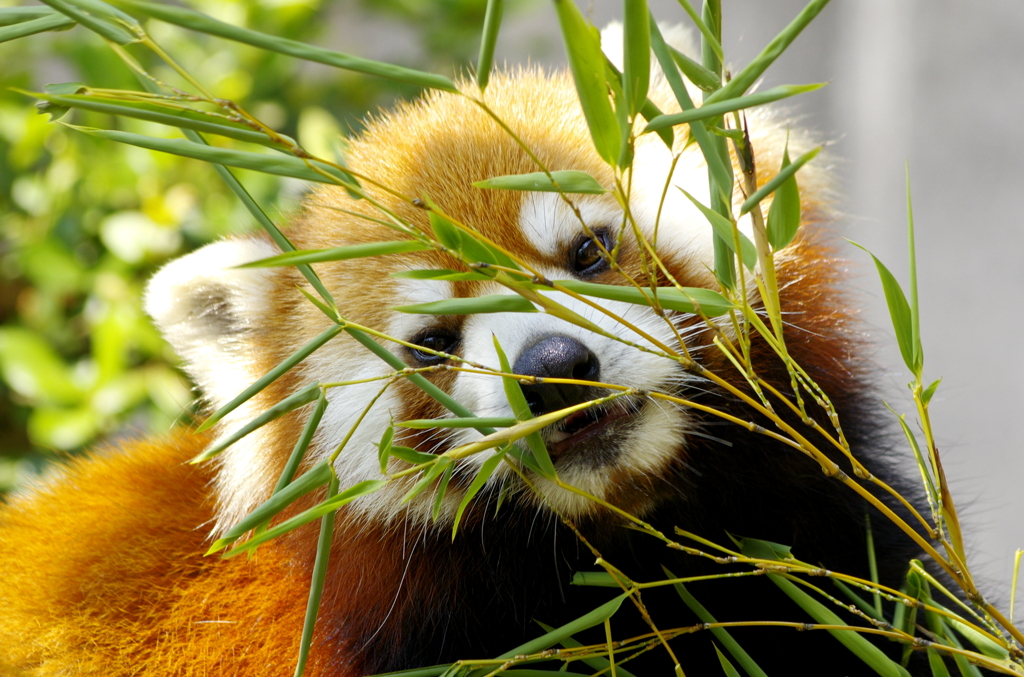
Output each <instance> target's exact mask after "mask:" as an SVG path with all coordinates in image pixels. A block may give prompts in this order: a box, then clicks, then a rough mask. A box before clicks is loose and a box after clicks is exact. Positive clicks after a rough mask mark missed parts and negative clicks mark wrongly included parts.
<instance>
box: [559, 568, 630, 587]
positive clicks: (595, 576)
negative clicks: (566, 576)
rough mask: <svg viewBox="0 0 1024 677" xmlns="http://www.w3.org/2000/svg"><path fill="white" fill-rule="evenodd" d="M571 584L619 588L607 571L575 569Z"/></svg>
mask: <svg viewBox="0 0 1024 677" xmlns="http://www.w3.org/2000/svg"><path fill="white" fill-rule="evenodd" d="M570 583H571V585H583V586H589V587H593V588H621V587H622V586H621V585H619V582H618V581H617V580H615V578H614V577H613V576H612V575H611V574H610V573H608V572H607V571H577V572H576V573H575V574H573V577H572V581H570Z"/></svg>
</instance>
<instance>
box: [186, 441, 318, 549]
mask: <svg viewBox="0 0 1024 677" xmlns="http://www.w3.org/2000/svg"><path fill="white" fill-rule="evenodd" d="M332 477H334V470H333V469H332V468H331V465H330V463H328V462H327V461H321V462H319V463H317V464H316V465H314V466H313V467H312V468H310V469H309V470H308V471H306V472H305V473H303V474H302V475H301V476H300V477H299V478H298V479H296V480H295V481H294V482H291V483H289V484H288V485H287V486H286V487H284V488H283V489H281V490H280V491H278V492H277V493H276V494H274V495H273V496H271V497H270V498H268V499H267V500H266V501H264V502H263V503H261V504H260V505H259V506H258V507H257V508H256V509H255V510H253V511H252V512H251V513H249V514H248V515H246V516H245V517H243V518H242V519H241V520H240V521H239V522H238V523H237V524H235V525H234V526H232V527H231V528H230V529H228V530H227V531H226V532H225V533H224V535H223V536H222V537H221V538H219V539H218V540H217V542H216V543H214V544H213V545H212V546H210V549H209V550H208V551H207V553H206V554H207V555H210V554H212V553H214V552H217V551H218V550H222V549H224V548H226V547H227V546H229V545H231V544H232V543H234V542H235V541H236V540H238V538H239V537H241V536H242V535H243V534H245V532H247V531H251V530H253V529H255V528H256V527H258V526H259V525H261V524H264V523H266V522H268V521H269V520H271V519H273V518H274V517H275V516H277V515H278V514H279V513H280V512H281V511H282V510H284V509H285V508H287V507H288V506H290V505H291V504H292V503H294V502H295V501H296V500H298V499H299V498H300V497H302V496H305V495H306V494H308V493H309V492H311V491H314V490H316V489H319V488H320V487H322V486H324V485H325V484H327V483H328V482H330V481H331V478H332Z"/></svg>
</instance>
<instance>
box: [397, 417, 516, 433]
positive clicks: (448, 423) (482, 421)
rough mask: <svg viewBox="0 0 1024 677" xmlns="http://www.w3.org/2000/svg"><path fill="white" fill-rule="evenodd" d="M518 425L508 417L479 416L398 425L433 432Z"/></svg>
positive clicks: (413, 420)
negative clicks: (437, 429)
mask: <svg viewBox="0 0 1024 677" xmlns="http://www.w3.org/2000/svg"><path fill="white" fill-rule="evenodd" d="M516 423H519V421H518V420H517V419H514V418H511V417H508V416H479V417H472V418H418V419H412V420H410V421H402V422H401V423H399V424H398V425H400V426H402V427H403V428H416V429H417V430H431V429H433V428H476V427H477V426H481V425H489V426H493V427H495V428H508V427H509V426H513V425H515V424H516Z"/></svg>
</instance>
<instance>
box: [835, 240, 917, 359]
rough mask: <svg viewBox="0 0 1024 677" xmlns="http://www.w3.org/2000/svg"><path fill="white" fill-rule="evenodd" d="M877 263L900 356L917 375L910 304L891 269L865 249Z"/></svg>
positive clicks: (853, 243) (856, 245) (876, 266)
mask: <svg viewBox="0 0 1024 677" xmlns="http://www.w3.org/2000/svg"><path fill="white" fill-rule="evenodd" d="M851 244H852V245H854V246H855V247H860V248H861V249H864V247H861V245H859V244H857V243H856V242H852V241H851ZM864 251H866V252H867V253H868V254H870V255H871V258H872V259H873V260H874V262H875V268H877V269H878V277H879V278H880V279H881V281H882V290H883V291H884V292H885V303H886V304H887V305H888V306H889V318H890V319H891V320H892V327H893V329H894V330H895V332H896V342H897V343H899V346H900V355H902V356H903V362H904V363H905V364H906V365H907V368H908V369H910V371H911V373H914V374H916V373H917V369H916V365H915V363H914V327H913V318H912V316H911V313H910V304H909V303H907V297H906V295H904V293H903V289H902V287H900V283H899V282H897V281H896V277H895V276H894V275H893V274H892V273H890V272H889V269H888V268H886V267H885V264H883V263H882V262H881V261H879V260H878V258H877V257H876V256H875V255H874V254H871V252H869V251H868V250H867V249H864Z"/></svg>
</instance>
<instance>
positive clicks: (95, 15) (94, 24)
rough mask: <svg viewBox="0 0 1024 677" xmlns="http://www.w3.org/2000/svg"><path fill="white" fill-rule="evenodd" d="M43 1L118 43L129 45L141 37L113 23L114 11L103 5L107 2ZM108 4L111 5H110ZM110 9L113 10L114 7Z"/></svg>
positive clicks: (78, 0)
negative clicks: (109, 10)
mask: <svg viewBox="0 0 1024 677" xmlns="http://www.w3.org/2000/svg"><path fill="white" fill-rule="evenodd" d="M43 1H44V2H45V3H46V4H47V5H49V6H50V7H52V8H54V9H55V10H57V11H58V12H60V13H61V14H63V15H65V16H66V17H68V18H69V19H72V20H73V21H75V23H80V24H82V25H83V26H85V27H86V28H88V29H89V30H91V31H92V32H94V33H96V34H98V35H100V36H102V37H103V38H105V39H107V40H110V41H111V42H113V43H116V44H118V45H127V44H130V43H133V42H138V41H139V40H140V39H141V38H140V37H139V36H137V35H133V34H131V33H129V32H128V31H127V30H125V29H124V28H123V27H122V26H120V25H118V24H116V23H113V22H112V21H111V20H110V19H111V17H112V13H111V12H108V11H105V10H104V9H103V6H104V5H105V4H106V3H100V2H84V1H83V0H75V1H73V2H69V1H67V0H43ZM106 6H107V7H110V6H109V5H106ZM110 9H111V10H113V8H112V7H111V8H110ZM114 11H116V10H114ZM126 16H127V15H126ZM131 21H132V22H133V23H137V22H135V20H134V19H131Z"/></svg>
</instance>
